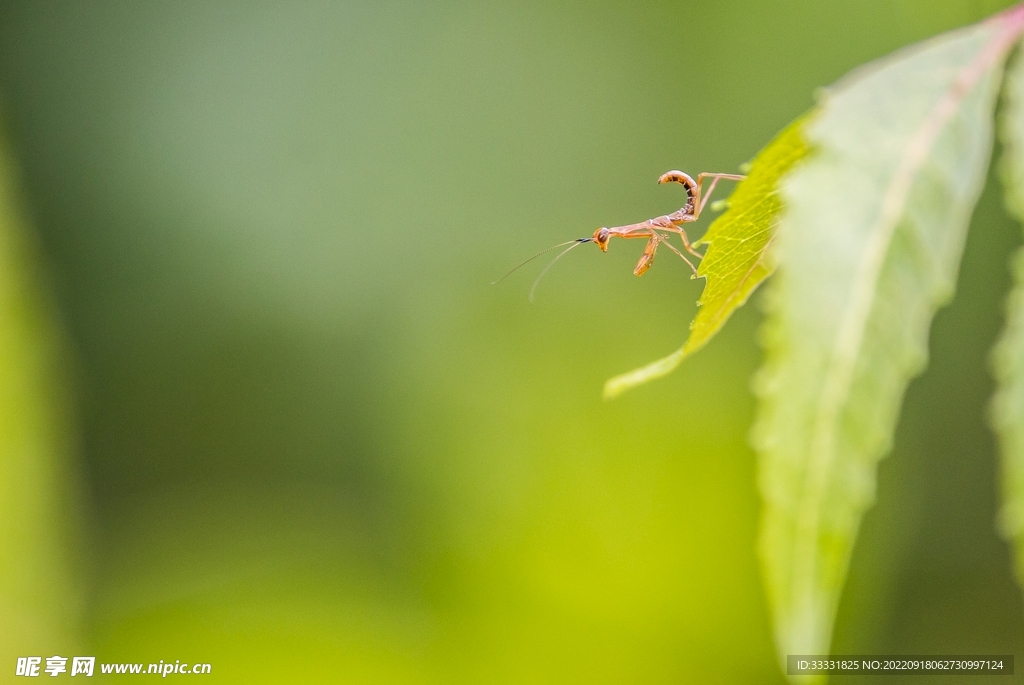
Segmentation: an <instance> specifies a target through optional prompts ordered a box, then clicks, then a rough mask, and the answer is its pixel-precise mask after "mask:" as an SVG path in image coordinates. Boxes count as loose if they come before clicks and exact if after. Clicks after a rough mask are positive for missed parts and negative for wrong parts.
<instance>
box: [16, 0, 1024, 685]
mask: <svg viewBox="0 0 1024 685" xmlns="http://www.w3.org/2000/svg"><path fill="white" fill-rule="evenodd" d="M1008 4H1009V3H1007V2H998V1H994V0H993V1H980V0H979V1H968V0H960V1H952V0H950V1H947V2H937V1H936V0H918V1H916V2H893V1H891V0H889V1H882V0H862V1H860V2H854V3H840V2H828V3H826V2H821V0H794V1H792V2H757V1H755V0H748V1H743V0H725V1H720V2H715V3H697V2H676V3H612V2H594V3H578V2H571V3H569V2H567V3H558V4H555V5H552V4H549V3H541V2H526V3H469V2H447V3H414V2H401V1H393V0H384V1H382V2H376V3H363V4H357V3H312V2H303V3H298V2H295V3H276V4H270V3H251V2H198V1H196V2H175V3H135V2H107V3H82V2H8V3H5V4H4V5H3V6H2V8H0V114H2V117H3V122H4V132H5V136H6V138H7V142H8V146H7V147H8V148H9V153H10V156H11V157H12V158H13V162H12V168H13V169H14V172H13V185H14V187H15V189H16V192H17V196H16V197H17V198H18V201H19V202H20V210H21V213H22V216H23V217H24V218H25V223H26V225H27V226H28V230H29V231H30V234H29V236H28V243H29V245H30V247H29V254H33V253H34V254H36V255H37V256H38V260H39V264H41V267H40V270H39V273H36V272H35V271H32V270H31V269H29V275H28V276H27V278H28V279H29V280H30V282H34V283H36V286H34V287H37V288H40V292H44V293H45V292H50V293H52V300H53V303H54V311H56V319H57V321H58V322H59V326H60V331H61V332H60V333H59V334H58V335H59V336H60V337H61V338H62V339H63V343H64V348H65V353H64V355H63V357H60V355H58V357H59V358H62V359H63V360H64V361H63V362H61V363H62V364H64V367H65V369H66V370H65V372H64V376H65V380H64V381H63V382H64V383H66V387H68V388H70V401H68V402H66V403H65V404H61V403H60V401H59V400H58V404H57V406H58V411H57V414H58V417H57V418H56V419H54V425H56V426H58V427H57V428H53V429H52V431H54V432H57V433H59V432H60V431H61V429H60V428H59V426H60V425H63V424H62V423H61V422H62V421H63V422H65V423H67V424H68V425H70V426H72V428H71V429H70V432H69V434H70V435H71V436H72V437H71V438H67V439H65V438H60V437H59V436H58V438H54V441H55V444H57V445H58V446H57V447H53V449H52V450H51V452H50V454H52V455H55V456H53V457H52V460H53V461H52V463H50V462H47V463H49V464H50V466H48V467H47V469H48V470H47V469H42V470H39V471H38V473H36V472H33V473H36V475H35V476H33V477H32V478H29V477H25V479H24V480H18V478H20V477H21V476H17V477H16V476H12V475H10V474H11V473H13V471H12V470H11V468H6V469H5V470H4V471H3V473H7V474H8V476H6V477H7V478H8V483H7V484H6V485H5V486H4V490H3V492H6V493H8V495H7V497H8V499H9V502H8V504H7V505H4V506H6V508H7V509H8V510H9V511H8V518H7V523H6V525H7V527H8V528H9V529H10V530H11V531H14V532H13V533H11V532H10V531H8V533H5V536H2V537H0V542H3V543H4V545H5V546H7V547H8V548H7V549H0V559H3V560H4V561H3V564H4V569H5V570H4V573H3V574H0V596H3V595H4V594H6V595H8V596H11V595H12V593H13V594H18V593H21V594H18V596H19V597H20V598H21V599H19V600H18V601H19V602H21V604H19V605H18V606H20V607H21V608H22V610H21V613H18V612H16V611H13V610H11V611H6V613H5V614H3V616H5V617H6V618H5V619H4V620H6V622H7V623H8V625H6V626H3V628H2V631H3V632H0V636H6V639H4V640H0V642H3V644H0V674H2V675H0V681H3V682H6V681H7V680H6V679H7V678H9V677H10V678H11V679H12V680H13V677H12V676H11V675H10V674H11V673H13V669H14V661H15V657H16V656H24V655H32V654H36V655H42V656H50V655H52V654H64V655H65V656H69V655H74V654H92V655H95V656H96V657H97V659H98V661H100V662H120V661H124V662H155V661H158V660H160V659H163V660H165V661H174V660H176V659H179V660H182V661H185V662H208V663H211V664H212V667H213V675H212V676H207V677H206V678H205V679H204V682H207V681H209V682H225V683H229V682H230V683H235V682H237V683H243V682H244V683H255V682H275V683H276V682H352V683H679V682H701V683H755V682H756V683H771V682H782V681H783V678H782V676H781V675H779V673H778V669H777V666H776V664H775V661H774V650H773V647H772V637H771V634H770V628H769V622H768V616H767V608H766V604H765V600H764V598H763V596H762V590H761V582H760V577H759V569H758V565H757V559H756V556H755V537H756V532H757V517H758V511H759V500H758V494H757V486H756V472H755V459H754V455H753V453H752V451H751V450H750V448H749V447H748V445H747V432H748V427H749V425H750V423H751V420H752V416H753V412H754V403H753V400H752V398H751V395H750V392H749V389H748V384H749V379H750V376H751V374H752V372H753V371H754V370H755V369H756V367H757V365H758V363H759V356H760V355H759V351H758V348H757V343H756V332H757V326H758V323H759V314H758V311H757V309H756V307H747V308H746V309H744V310H742V311H741V312H739V313H738V314H737V315H736V316H735V317H734V319H733V320H732V321H731V322H730V323H729V325H728V326H727V327H726V329H725V330H724V331H723V333H722V334H721V335H720V336H719V337H718V339H717V340H715V341H714V342H713V343H712V344H711V345H710V346H709V347H708V348H707V349H706V350H705V351H703V352H701V353H700V354H699V355H698V356H696V357H694V358H693V359H692V360H689V361H688V362H687V363H686V364H684V366H683V368H682V369H681V370H680V371H678V372H677V373H675V374H674V375H672V376H671V377H669V378H668V379H667V380H664V381H660V382H657V383H654V384H652V385H650V386H647V387H644V388H642V389H640V390H638V391H635V392H633V393H630V394H629V395H627V396H625V397H623V398H622V399H620V400H617V401H615V402H612V403H604V402H602V401H601V399H600V389H601V385H602V383H603V381H604V380H605V379H606V378H608V377H609V376H611V375H613V374H615V373H618V372H621V371H625V370H628V369H630V368H633V367H635V366H637V365H639V364H642V363H645V362H648V361H650V360H652V359H654V358H656V357H659V356H662V355H664V354H666V353H668V352H670V351H672V350H674V349H675V348H676V347H678V346H679V345H680V344H681V343H682V341H683V339H684V337H685V335H686V331H687V327H688V324H689V321H690V319H691V318H692V317H693V315H694V312H695V301H696V299H697V297H698V295H699V293H700V289H701V282H699V281H691V280H690V278H689V271H688V269H687V268H686V266H685V265H684V264H683V263H682V262H681V261H679V260H678V259H675V258H674V257H672V256H671V255H670V254H666V255H665V256H662V257H660V258H659V260H658V263H657V264H656V265H655V267H654V268H653V269H652V270H651V271H650V272H649V273H648V274H647V275H646V276H644V278H642V279H637V278H634V277H633V276H632V274H631V270H632V265H633V263H634V262H635V260H636V258H637V256H638V254H639V251H640V245H639V244H631V243H627V244H615V245H613V246H612V249H611V251H610V252H609V254H607V255H601V254H600V253H599V252H598V251H597V250H596V249H592V248H591V247H590V246H584V247H581V248H580V249H579V250H576V251H575V252H574V253H573V254H571V255H569V256H567V258H566V259H565V260H563V261H562V262H560V263H559V265H558V268H557V269H555V270H553V271H552V272H551V274H550V276H549V277H548V278H547V280H546V281H545V282H544V283H543V284H542V285H541V287H540V289H539V291H538V297H537V301H536V303H534V304H532V305H530V304H528V303H527V300H526V293H527V291H528V289H529V285H530V282H531V280H532V278H533V277H534V275H535V274H536V273H538V272H539V270H540V268H541V266H540V264H538V265H537V266H536V267H535V268H533V269H532V270H526V272H525V273H520V274H516V275H515V276H514V277H512V278H510V279H509V280H507V281H505V282H503V283H501V284H500V285H499V286H496V287H492V286H490V285H489V282H490V281H492V280H493V279H494V278H495V277H497V276H499V275H500V274H501V273H502V272H504V271H505V270H506V269H507V268H508V267H510V266H511V265H513V264H515V263H517V262H518V261H520V260H521V259H523V258H524V257H526V256H529V255H530V254H532V253H533V252H535V251H537V250H539V249H541V248H544V247H547V246H549V245H551V244H553V243H556V242H560V241H563V240H568V239H571V238H575V237H578V236H582V235H589V234H590V233H591V232H592V231H593V230H594V228H596V227H598V226H602V225H617V224H622V223H628V222H634V221H640V220H643V219H645V218H648V217H650V216H654V215H656V214H661V213H664V212H667V211H671V210H674V209H676V208H678V207H679V206H680V205H681V204H682V193H681V191H680V190H679V189H678V188H675V189H674V188H669V187H659V186H657V185H656V184H655V183H654V181H655V180H656V178H657V177H658V175H659V174H661V173H662V172H664V171H666V170H668V169H673V168H679V169H683V170H688V171H689V172H691V173H696V172H699V171H723V172H732V171H735V170H736V169H737V168H738V166H739V165H740V164H741V163H743V162H744V161H746V160H748V159H749V158H751V157H752V156H753V155H754V153H756V152H757V150H758V149H760V147H761V146H762V145H764V144H765V143H766V142H767V141H768V140H769V139H770V138H771V137H772V136H773V135H774V134H775V133H776V132H777V131H778V130H779V129H780V128H781V127H782V126H784V125H785V124H786V123H787V122H789V121H790V120H792V119H793V118H795V117H796V116H797V115H799V114H800V113H801V112H803V111H804V110H806V109H807V108H808V107H809V106H810V105H811V104H812V102H813V100H812V96H813V92H814V89H815V88H817V87H819V86H823V85H826V84H828V83H831V82H832V81H834V80H835V79H837V78H838V77H840V76H841V75H842V74H844V73H845V72H846V71H848V70H849V69H851V68H853V67H855V66H857V65H859V64H861V63H863V62H865V61H867V60H869V59H873V58H875V57H879V56H882V55H885V54H887V53H889V52H891V51H892V50H894V49H896V48H899V47H901V46H903V45H906V44H908V43H911V42H914V41H917V40H920V39H923V38H926V37H928V36H930V35H933V34H935V33H938V32H941V31H944V30H947V29H950V28H954V27H956V26H960V25H962V24H965V23H968V22H972V21H976V20H978V19H981V18H983V17H985V16H987V15H989V14H991V13H992V12H994V11H997V10H999V9H1001V8H1002V7H1005V6H1006V5H1008ZM1000 202H1001V200H1000V197H999V193H998V191H997V189H996V188H995V187H994V186H993V185H992V184H990V187H989V188H988V190H987V191H986V194H985V196H984V198H983V200H982V204H981V206H980V207H979V209H978V212H977V214H976V217H975V220H974V227H973V230H972V233H971V237H970V240H969V243H968V247H967V253H966V257H965V262H964V267H963V270H962V283H961V286H960V289H959V292H958V296H957V299H956V301H955V302H954V304H953V305H952V306H951V307H949V308H948V309H946V310H944V311H943V312H941V313H940V315H939V317H938V319H937V320H936V324H935V327H934V329H933V335H932V352H933V358H932V363H931V366H930V368H929V370H928V372H927V373H926V374H925V375H924V376H923V377H922V378H920V379H918V380H917V381H915V382H914V383H913V384H912V386H911V389H910V392H909V395H908V398H907V403H906V407H905V410H904V415H903V418H902V420H901V424H900V427H899V431H898V434H897V437H896V448H895V451H894V454H893V455H892V456H891V457H890V458H889V459H887V460H886V461H885V462H884V463H883V466H882V469H881V474H880V487H879V503H878V505H877V506H876V508H875V509H874V510H872V511H871V512H870V513H869V515H868V516H867V518H866V520H865V524H864V529H863V532H862V535H861V538H860V540H859V541H858V546H857V550H856V553H855V558H854V562H853V566H852V569H851V575H850V581H849V583H848V586H847V592H846V594H845V595H844V599H843V603H842V606H841V609H840V616H839V622H838V628H837V634H836V639H835V644H834V648H833V651H834V652H835V653H866V652H882V653H941V652H961V653H1016V654H1017V655H1018V656H1024V649H1022V646H1024V605H1022V602H1021V599H1020V592H1019V590H1018V588H1017V586H1016V585H1015V584H1014V582H1013V578H1012V572H1011V566H1010V561H1009V555H1008V552H1007V549H1006V547H1005V544H1004V543H1003V542H1002V541H1001V540H1000V539H999V538H998V537H997V535H996V533H995V531H994V526H993V520H994V517H995V509H996V504H995V497H996V491H997V480H996V475H995V474H996V472H997V465H996V461H995V454H994V441H993V439H992V437H991V434H990V431H989V429H988V427H987V423H986V422H987V418H986V407H987V402H988V397H989V396H990V394H991V391H992V382H991V380H990V377H989V373H988V367H987V361H986V358H987V353H988V349H989V348H990V346H991V344H992V342H993V340H994V338H995V336H996V333H997V331H998V329H999V327H1000V325H1001V319H1002V314H1001V308H1002V299H1003V294H1004V293H1005V291H1006V289H1007V287H1008V284H1009V276H1008V269H1007V260H1008V255H1009V254H1010V252H1011V251H1012V250H1013V249H1014V248H1015V247H1016V246H1017V245H1018V243H1019V242H1020V229H1019V227H1017V226H1015V225H1014V224H1013V223H1012V222H1011V221H1010V220H1009V219H1007V218H1006V217H1005V215H1004V213H1003V211H1002V209H1001V206H1000ZM706 224H707V220H704V221H702V222H701V223H700V224H698V227H697V229H696V230H695V235H699V234H700V233H701V232H702V230H703V228H704V227H705V226H706ZM33 274H34V275H33ZM33 278H34V279H36V280H35V281H32V280H31V279H33ZM755 299H756V298H755ZM42 306H43V307H44V308H45V305H42ZM12 359H13V361H12ZM5 363H6V364H8V365H17V364H21V361H19V358H16V357H11V358H9V359H8V361H7V362H5ZM2 366H3V364H2V363H0V367H2ZM19 368H20V367H19ZM59 383H60V382H58V385H59ZM57 394H58V395H59V393H57ZM5 401H6V402H7V403H8V405H10V404H11V403H12V402H13V403H15V404H17V402H19V401H20V400H19V399H18V398H17V397H15V398H14V399H13V400H11V399H10V398H8V399H7V400H5ZM67 407H70V408H67ZM43 424H45V422H43ZM43 424H41V425H43ZM46 425H49V424H46ZM41 430H42V429H41ZM47 430H49V429H47ZM43 432H44V433H45V431H43ZM41 439H43V440H44V441H45V440H46V439H49V438H46V437H45V436H44V438H41ZM61 440H64V442H61ZM61 445H63V446H61ZM26 459H27V457H26ZM12 463H13V462H12ZM25 463H27V464H31V463H34V462H31V461H26V462H25ZM36 491H38V492H36ZM11 492H21V493H24V492H30V493H33V492H34V493H35V494H34V495H33V497H30V498H28V499H30V500H31V502H34V504H33V505H32V506H28V505H26V507H27V508H25V507H23V508H22V509H17V507H19V506H21V505H19V502H20V501H21V500H18V499H17V498H13V496H12V495H10V493H11ZM26 501H27V500H26ZM12 502H13V504H11V503H12ZM11 511H13V512H14V513H10V512H11ZM19 511H20V512H21V513H20V514H19V513H18V512H19ZM0 515H3V511H2V510H0ZM33 550H34V551H33ZM29 552H31V553H29ZM5 584H6V585H7V587H4V585H5ZM26 588H28V589H26ZM4 603H5V606H6V605H7V604H10V603H11V600H9V599H5V600H4ZM15 603H17V602H15ZM1021 670H1024V669H1021V668H1020V667H1018V672H1020V671H1021ZM44 677H46V676H45V675H44ZM64 677H68V676H67V675H65V676H64ZM175 677H180V676H175ZM100 679H101V680H102V678H100ZM115 679H119V678H115ZM1017 679H1018V680H1024V676H1017ZM907 680H908V681H911V682H912V681H914V678H907ZM834 682H843V681H842V679H841V678H835V679H834ZM851 682H857V683H861V684H863V685H867V683H869V682H871V681H870V679H868V678H864V677H860V678H856V679H853V680H851ZM986 682H987V681H986Z"/></svg>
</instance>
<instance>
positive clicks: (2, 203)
mask: <svg viewBox="0 0 1024 685" xmlns="http://www.w3.org/2000/svg"><path fill="white" fill-rule="evenodd" d="M12 178H13V174H12V173H11V167H10V164H9V163H8V159H7V156H6V154H5V151H4V150H3V149H2V147H0V664H3V668H4V669H8V668H10V669H11V670H10V671H7V672H8V673H9V674H10V673H12V672H13V669H14V664H15V660H16V658H17V657H19V656H28V655H32V654H36V655H38V654H39V653H40V652H45V654H46V655H47V656H50V655H53V654H63V655H66V654H69V653H70V652H71V651H72V650H73V649H75V647H76V645H77V644H78V643H77V641H76V640H77V638H76V630H77V628H78V627H79V626H78V618H79V616H78V607H79V606H80V604H81V603H80V601H79V599H78V596H77V593H76V588H75V583H74V582H73V577H74V576H73V573H72V561H73V560H72V559H71V555H70V554H69V549H71V547H72V545H71V543H72V542H74V540H75V537H74V535H73V534H74V532H75V531H73V530H70V529H69V523H68V522H69V521H72V520H78V517H77V516H76V514H77V513H78V512H77V510H76V509H77V508H76V501H75V494H76V493H75V492H74V491H73V488H71V487H68V484H69V483H70V482H71V481H72V479H71V474H70V469H69V465H68V458H69V455H70V452H71V449H70V445H71V441H70V431H69V421H68V415H69V412H68V406H69V397H68V395H67V388H66V385H65V382H64V377H63V374H62V368H61V364H60V360H61V359H62V358H63V354H62V347H63V346H62V345H61V342H62V341H61V339H60V336H59V334H58V330H57V327H56V326H55V324H54V320H53V308H52V307H51V303H50V302H49V301H48V299H47V298H46V297H44V296H43V289H42V288H41V287H40V284H41V283H42V279H41V278H40V274H39V273H38V266H37V262H36V259H35V254H34V250H33V249H31V247H32V246H31V245H30V243H29V241H28V232H27V231H26V230H25V225H24V223H23V221H22V220H21V217H20V216H19V214H18V212H17V210H16V209H15V205H16V202H15V199H14V192H13V191H12V186H13V185H14V184H13V183H12ZM46 650H49V651H46ZM44 666H45V664H44Z"/></svg>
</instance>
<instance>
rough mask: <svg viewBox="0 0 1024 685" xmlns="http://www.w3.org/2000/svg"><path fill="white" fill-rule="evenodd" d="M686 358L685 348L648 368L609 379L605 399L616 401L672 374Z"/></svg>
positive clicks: (605, 386) (643, 367) (605, 388)
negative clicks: (623, 394)
mask: <svg viewBox="0 0 1024 685" xmlns="http://www.w3.org/2000/svg"><path fill="white" fill-rule="evenodd" d="M685 356H686V351H685V348H681V349H678V350H676V351H675V352H673V353H672V354H670V355H668V356H667V357H662V358H661V359H658V360H657V361H653V362H651V363H650V364H647V365H646V366H641V367H640V368H639V369H633V370H632V371H629V372H627V373H623V374H619V375H618V376H615V377H613V378H609V379H608V381H607V382H606V383H605V384H604V393H603V396H604V399H605V400H611V399H614V398H616V397H618V396H619V395H621V394H622V393H624V392H626V391H627V390H630V389H632V388H635V387H636V386H638V385H643V384H644V383H647V382H648V381H653V380H654V379H655V378H661V377H662V376H665V375H667V374H669V373H671V372H672V371H673V370H674V369H675V368H676V367H677V366H679V363H680V362H681V361H683V357H685Z"/></svg>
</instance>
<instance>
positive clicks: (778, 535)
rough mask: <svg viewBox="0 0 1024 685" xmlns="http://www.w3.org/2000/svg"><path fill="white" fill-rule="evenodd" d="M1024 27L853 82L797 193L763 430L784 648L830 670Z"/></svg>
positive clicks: (768, 338) (778, 292) (832, 110)
mask: <svg viewBox="0 0 1024 685" xmlns="http://www.w3.org/2000/svg"><path fill="white" fill-rule="evenodd" d="M1021 25H1022V14H1021V13H1020V12H1019V11H1017V12H1015V13H1013V14H1005V15H1001V16H998V17H996V18H995V19H993V20H989V21H988V22H985V23H982V24H978V25H975V26H971V27H968V28H965V29H962V30H959V31H956V32H952V33H949V34H945V35H943V36H940V37H938V38H935V39H932V40H929V41H926V42H925V43H922V44H920V45H917V46H914V47H912V48H910V49H906V50H903V51H901V52H899V53H897V54H896V55H894V56H893V57H891V58H888V59H886V60H882V61H880V62H877V63H874V64H871V65H868V66H867V67H865V68H862V69H859V70H857V71H856V72H854V73H853V74H851V75H850V76H848V77H846V78H845V79H843V80H841V81H840V82H839V83H838V84H837V85H836V86H834V87H833V88H831V89H830V90H829V91H828V92H827V93H826V94H825V96H824V97H823V99H822V102H821V103H820V106H819V112H818V115H817V116H816V118H815V119H814V120H813V121H812V122H810V123H809V124H808V125H807V126H805V128H804V134H805V136H806V137H807V140H808V142H809V144H810V145H811V148H812V150H813V151H814V153H813V154H812V156H810V157H809V158H808V159H807V160H805V162H804V163H803V164H801V165H800V167H799V168H798V169H796V170H794V172H793V173H792V174H791V175H789V176H788V177H787V178H786V180H785V181H784V182H783V185H782V197H783V203H784V205H785V208H786V209H785V211H784V214H783V218H782V221H781V225H780V227H779V236H778V239H777V240H776V245H775V249H774V252H775V257H776V259H777V260H778V269H779V270H778V274H777V275H776V276H775V278H774V279H773V281H772V283H771V286H770V288H769V291H768V293H767V294H766V298H765V299H766V309H767V312H768V319H767V321H766V324H765V327H764V332H763V333H764V334H763V344H764V347H765V349H766V362H765V366H764V368H763V369H762V370H761V371H760V372H759V374H758V377H757V380H756V384H755V386H756V387H755V390H756V392H757V394H758V395H759V398H760V406H759V410H758V411H759V415H758V420H757V424H756V427H755V431H754V442H755V447H756V449H757V451H758V453H759V460H760V462H759V469H760V473H759V479H760V487H761V492H762V496H763V498H764V510H763V517H762V528H761V537H760V555H761V561H762V565H763V570H764V573H765V580H766V587H767V591H768V598H769V604H770V606H771V609H772V613H773V621H774V628H775V638H776V646H777V649H778V654H779V657H780V659H781V660H782V662H783V663H785V656H786V655H787V654H827V653H828V651H829V645H830V642H831V633H832V625H833V621H834V617H835V611H836V606H837V604H838V600H839V595H840V592H841V589H842V586H843V582H844V580H845V576H846V571H847V566H848V564H849V559H850V554H851V551H852V549H853V544H854V540H855V538H856V534H857V529H858V526H859V525H860V521H861V517H862V515H863V513H864V511H865V510H866V509H867V508H868V507H869V506H870V505H871V503H872V502H873V500H874V496H875V483H876V470H877V463H878V461H879V460H880V459H881V458H882V456H884V455H885V454H886V452H888V451H889V449H890V447H891V444H892V436H893V432H894V430H895V426H896V420H897V417H898V414H899V408H900V404H901V402H902V398H903V394H904V391H905V390H906V386H907V383H908V382H909V379H910V378H911V377H912V376H914V375H915V374H917V373H919V372H920V371H921V370H922V369H923V368H924V366H925V363H926V358H927V340H928V329H929V327H930V325H931V320H932V318H933V316H934V313H935V311H936V309H937V308H938V306H940V305H941V304H942V303H944V302H946V301H948V300H949V299H950V298H951V296H952V294H953V289H954V285H955V279H956V274H957V270H958V268H959V263H960V256H961V253H962V251H963V244H964V240H965V237H966V233H967V226H968V224H969V222H970V217H971V212H972V211H973V208H974V205H975V203H976V202H977V199H978V196H979V194H980V192H981V188H982V185H983V182H984V178H985V173H986V169H987V167H988V161H989V156H990V154H991V147H992V128H993V125H992V119H993V111H994V107H995V102H996V96H997V93H998V89H999V84H1000V76H1001V71H1002V62H1003V60H1004V59H1005V56H1006V53H1007V51H1008V50H1009V48H1010V47H1011V46H1012V44H1013V42H1014V41H1015V40H1016V39H1017V37H1018V36H1019V33H1020V30H1021Z"/></svg>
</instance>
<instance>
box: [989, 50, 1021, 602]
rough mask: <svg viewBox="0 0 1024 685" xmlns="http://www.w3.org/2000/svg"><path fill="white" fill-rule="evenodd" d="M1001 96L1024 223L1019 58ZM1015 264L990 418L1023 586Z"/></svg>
mask: <svg viewBox="0 0 1024 685" xmlns="http://www.w3.org/2000/svg"><path fill="white" fill-rule="evenodd" d="M1004 92H1005V102H1006V105H1005V107H1004V109H1003V117H1002V121H1001V122H1000V124H1001V125H1000V133H1001V138H1002V141H1003V153H1004V156H1003V159H1002V165H1001V167H1002V168H1001V171H1002V179H1003V183H1004V185H1005V186H1006V206H1007V208H1008V209H1009V210H1010V212H1011V213H1012V214H1013V215H1014V216H1016V217H1017V218H1018V219H1021V220H1022V221H1024V59H1021V56H1020V55H1018V56H1017V58H1016V59H1015V60H1014V62H1013V65H1012V66H1011V67H1010V69H1009V70H1008V72H1007V74H1006V84H1005V87H1004ZM1013 265H1014V268H1013V276H1014V286H1013V290H1012V291H1011V293H1010V297H1009V300H1008V301H1007V306H1006V328H1005V330H1004V331H1003V334H1002V336H1001V337H1000V340H999V342H998V343H997V345H996V348H995V351H994V354H993V356H992V362H993V371H994V372H995V377H996V385H997V388H996V396H995V398H994V401H993V406H992V409H993V411H992V419H993V425H994V427H995V429H996V433H997V435H998V436H999V447H1000V456H1001V457H1002V472H1003V478H1002V491H1003V504H1002V507H1001V510H1000V512H999V528H1000V530H1001V532H1002V533H1003V535H1004V536H1005V537H1006V538H1007V539H1008V540H1009V541H1010V543H1011V545H1012V547H1013V550H1014V557H1015V561H1016V568H1017V578H1018V582H1019V583H1021V584H1024V249H1021V250H1019V251H1018V252H1017V254H1016V256H1015V258H1014V261H1013Z"/></svg>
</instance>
